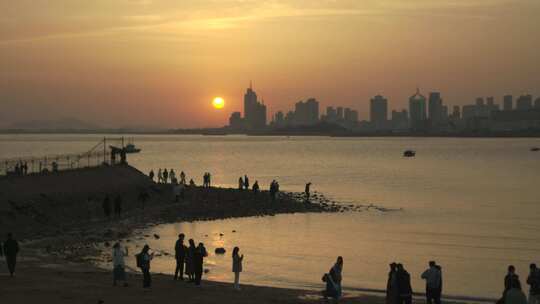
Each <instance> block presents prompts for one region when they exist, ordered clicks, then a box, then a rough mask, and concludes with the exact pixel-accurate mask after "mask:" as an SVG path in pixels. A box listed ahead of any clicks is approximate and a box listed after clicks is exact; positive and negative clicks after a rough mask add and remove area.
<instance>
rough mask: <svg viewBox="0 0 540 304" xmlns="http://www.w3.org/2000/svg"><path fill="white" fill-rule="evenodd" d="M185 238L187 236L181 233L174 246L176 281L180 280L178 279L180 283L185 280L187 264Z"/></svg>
mask: <svg viewBox="0 0 540 304" xmlns="http://www.w3.org/2000/svg"><path fill="white" fill-rule="evenodd" d="M184 238H185V235H184V234H183V233H180V234H179V235H178V240H176V244H175V245H174V257H175V258H176V270H175V271H174V280H175V281H176V280H178V278H180V281H183V280H184V263H185V262H186V251H187V247H186V245H184ZM178 275H180V276H178Z"/></svg>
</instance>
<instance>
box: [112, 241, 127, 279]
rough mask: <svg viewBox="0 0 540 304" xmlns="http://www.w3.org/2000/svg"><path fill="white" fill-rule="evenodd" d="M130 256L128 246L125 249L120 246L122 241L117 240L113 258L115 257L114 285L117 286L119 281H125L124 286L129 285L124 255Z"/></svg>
mask: <svg viewBox="0 0 540 304" xmlns="http://www.w3.org/2000/svg"><path fill="white" fill-rule="evenodd" d="M127 256H128V248H127V247H125V248H124V250H122V248H120V243H118V242H116V243H115V244H114V246H113V252H112V258H113V285H114V286H116V282H117V281H123V282H124V287H126V286H128V284H127V279H126V270H125V267H126V266H125V265H126V264H125V262H124V257H127Z"/></svg>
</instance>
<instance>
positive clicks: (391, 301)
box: [386, 263, 399, 304]
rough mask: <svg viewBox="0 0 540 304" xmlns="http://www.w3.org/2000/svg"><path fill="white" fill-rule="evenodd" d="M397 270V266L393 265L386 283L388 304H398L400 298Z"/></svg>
mask: <svg viewBox="0 0 540 304" xmlns="http://www.w3.org/2000/svg"><path fill="white" fill-rule="evenodd" d="M396 270H397V264H396V263H391V264H390V271H389V272H388V280H387V281H386V304H396V303H397V300H398V297H399V294H398V286H397V274H396Z"/></svg>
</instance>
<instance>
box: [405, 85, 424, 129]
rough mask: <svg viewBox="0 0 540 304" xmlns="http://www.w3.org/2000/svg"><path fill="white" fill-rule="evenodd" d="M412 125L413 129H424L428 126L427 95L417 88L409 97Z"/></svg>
mask: <svg viewBox="0 0 540 304" xmlns="http://www.w3.org/2000/svg"><path fill="white" fill-rule="evenodd" d="M409 117H410V126H411V129H412V130H413V131H423V130H425V128H426V120H427V114H426V97H425V96H424V95H422V94H420V90H419V89H418V88H417V89H416V93H415V94H414V95H413V96H411V97H410V98H409Z"/></svg>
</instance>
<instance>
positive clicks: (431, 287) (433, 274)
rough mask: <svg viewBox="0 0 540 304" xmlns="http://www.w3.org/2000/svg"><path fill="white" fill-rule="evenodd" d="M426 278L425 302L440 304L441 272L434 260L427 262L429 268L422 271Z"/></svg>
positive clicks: (423, 276) (423, 277)
mask: <svg viewBox="0 0 540 304" xmlns="http://www.w3.org/2000/svg"><path fill="white" fill-rule="evenodd" d="M421 278H422V279H424V280H426V302H427V303H428V304H432V303H433V302H435V304H441V293H440V292H441V290H442V274H441V271H440V270H439V268H438V267H437V264H436V263H435V261H430V262H429V268H428V269H427V270H426V271H424V273H422V276H421Z"/></svg>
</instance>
